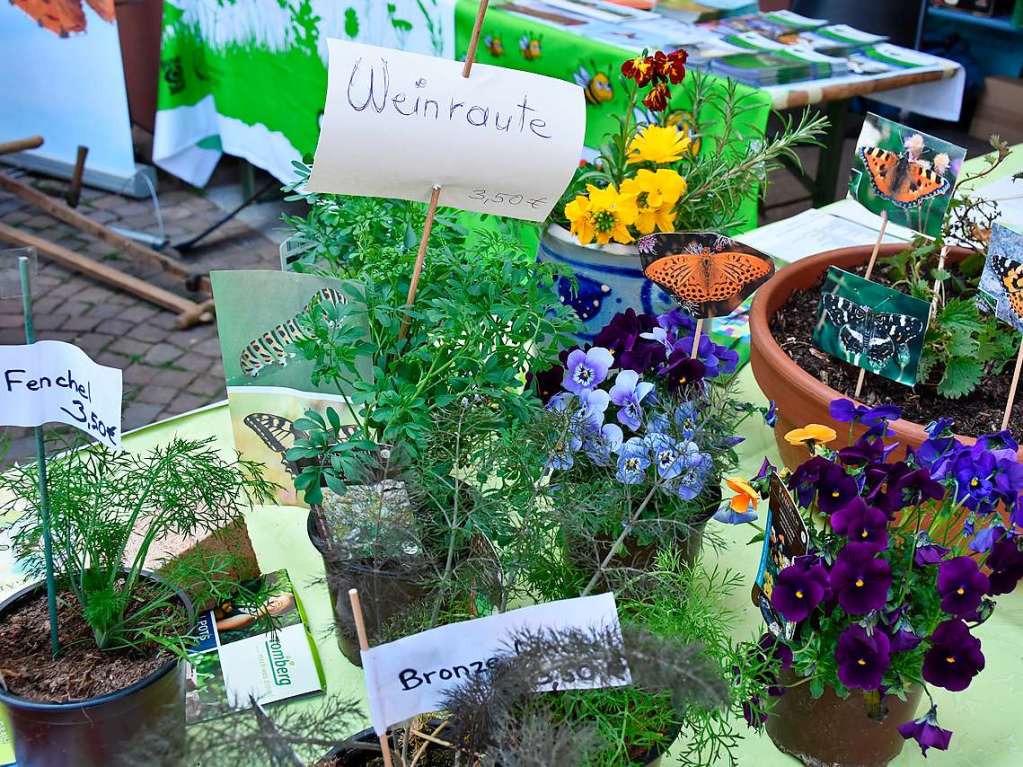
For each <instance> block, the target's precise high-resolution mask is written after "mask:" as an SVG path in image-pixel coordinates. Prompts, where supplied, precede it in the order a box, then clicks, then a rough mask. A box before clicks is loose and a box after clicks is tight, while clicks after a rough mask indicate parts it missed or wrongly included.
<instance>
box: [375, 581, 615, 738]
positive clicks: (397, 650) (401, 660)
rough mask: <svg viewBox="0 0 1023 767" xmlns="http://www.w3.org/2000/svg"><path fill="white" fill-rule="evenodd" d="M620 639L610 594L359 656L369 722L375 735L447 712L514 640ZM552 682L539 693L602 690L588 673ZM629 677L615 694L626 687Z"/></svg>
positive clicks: (451, 628) (426, 635) (410, 639)
mask: <svg viewBox="0 0 1023 767" xmlns="http://www.w3.org/2000/svg"><path fill="white" fill-rule="evenodd" d="M608 628H610V629H611V630H612V631H611V633H612V634H613V635H615V636H617V637H618V638H619V641H620V638H621V626H620V625H619V623H618V610H617V608H616V607H615V599H614V594H598V595H597V596H592V597H578V598H576V599H565V600H562V601H560V602H548V603H546V604H539V605H533V606H532V607H522V608H519V609H518V610H511V611H509V612H506V613H498V614H496V615H491V616H488V617H486V618H477V619H475V620H471V621H463V622H461V623H451V624H449V625H447V626H441V627H440V628H435V629H431V630H429V631H424V632H422V633H420V634H413V635H412V636H407V637H404V638H402V639H398V640H396V641H394V642H389V643H388V644H383V645H378V646H377V647H372V648H370V649H369V650H367V651H363V653H362V665H363V669H364V670H365V672H366V690H367V692H368V694H369V711H370V719H371V720H372V722H373V728H374V729H375V730H376V732H377V734H378V735H382V734H384V733H385V732H387V728H388V727H389V726H390V725H392V724H396V723H397V722H403V721H405V720H406V719H411V718H412V717H413V716H416V715H418V714H425V713H428V712H430V711H439V710H440V709H442V708H444V696H445V693H447V692H449V691H450V690H453V689H455V688H456V687H458V686H459V685H461V684H463V683H465V681H466V680H468V679H471V678H472V677H473V676H474V675H476V674H480V673H483V672H484V670H485V669H487V668H492V667H493V666H494V664H495V663H496V662H497V657H498V655H499V654H501V653H503V652H506V651H507V650H508V648H509V643H510V642H511V641H513V640H514V637H515V635H516V634H517V633H520V632H523V631H529V632H531V633H536V632H549V631H558V630H564V629H579V630H582V631H589V630H591V629H608ZM587 671H588V672H587V673H584V672H583V669H582V668H580V673H579V674H575V675H573V677H572V678H571V679H567V678H561V679H557V680H552V682H551V684H550V686H549V687H545V688H544V689H555V687H556V688H557V689H559V690H587V689H594V688H596V687H600V686H603V685H601V684H600V683H599V680H595V679H594V676H593V672H592V670H587ZM631 681H632V678H631V676H630V675H629V674H628V672H626V673H625V674H624V675H623V676H622V677H621V678H620V679H618V680H614V682H615V683H614V684H613V685H612V686H616V687H620V686H624V685H627V684H630V683H631Z"/></svg>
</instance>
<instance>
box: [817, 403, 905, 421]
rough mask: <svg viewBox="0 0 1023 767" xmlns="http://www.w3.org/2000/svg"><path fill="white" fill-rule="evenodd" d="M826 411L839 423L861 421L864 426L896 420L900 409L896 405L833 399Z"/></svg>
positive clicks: (900, 413)
mask: <svg viewBox="0 0 1023 767" xmlns="http://www.w3.org/2000/svg"><path fill="white" fill-rule="evenodd" d="M828 413H829V414H830V415H831V417H832V418H833V419H834V420H836V421H839V422H841V423H862V424H864V425H866V426H877V425H879V424H882V423H885V422H887V421H897V420H898V419H899V418H900V417H901V416H902V410H901V409H900V408H899V407H898V406H897V405H877V406H876V407H867V406H866V405H857V404H856V403H855V402H853V401H852V400H848V399H834V400H831V403H830V404H829V405H828Z"/></svg>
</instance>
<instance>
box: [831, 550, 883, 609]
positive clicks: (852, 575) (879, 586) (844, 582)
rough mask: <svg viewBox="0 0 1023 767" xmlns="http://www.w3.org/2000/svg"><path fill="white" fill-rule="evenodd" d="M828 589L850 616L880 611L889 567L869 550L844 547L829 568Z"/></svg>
mask: <svg viewBox="0 0 1023 767" xmlns="http://www.w3.org/2000/svg"><path fill="white" fill-rule="evenodd" d="M829 582H830V584H831V591H832V593H834V595H835V597H836V598H837V599H838V603H839V604H840V605H841V606H842V609H843V610H845V611H846V612H847V613H849V614H850V615H866V614H867V613H869V612H870V611H871V610H880V609H881V608H883V607H884V606H885V602H887V601H888V589H889V587H890V586H891V585H892V568H891V566H889V564H888V563H887V562H885V561H884V560H883V559H875V558H874V557H873V556H872V555H871V554H870V553H869V552H867V551H864V550H862V549H860V548H857V547H852V546H846V547H845V548H844V549H842V550H841V551H840V552H839V553H838V558H837V559H836V560H835V564H834V565H833V566H832V567H831V574H830V581H829Z"/></svg>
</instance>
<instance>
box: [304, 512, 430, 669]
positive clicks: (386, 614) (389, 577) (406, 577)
mask: <svg viewBox="0 0 1023 767" xmlns="http://www.w3.org/2000/svg"><path fill="white" fill-rule="evenodd" d="M306 530H307V531H308V534H309V540H310V542H311V543H312V544H313V546H314V547H315V548H316V550H317V551H318V552H320V556H322V557H323V567H324V569H325V570H326V572H327V591H328V592H329V593H330V601H331V602H332V603H333V605H334V627H335V629H336V630H337V640H338V647H339V648H340V650H341V654H342V655H344V656H345V657H346V658H347V659H348V660H349V661H351V662H352V663H354V664H355V665H356V666H359V667H360V668H361V667H362V657H361V655H360V654H359V638H358V635H357V634H356V633H355V617H354V616H353V615H352V606H351V603H350V602H349V600H348V591H349V589H358V590H359V598H360V602H361V604H362V613H363V617H364V619H365V621H366V633H367V634H368V635H369V637H370V643H373V637H374V635H376V634H377V633H378V632H379V631H380V629H381V628H382V627H383V626H384V625H385V624H386V623H387V622H388V621H389V620H391V619H392V618H394V617H395V616H397V615H400V614H401V613H402V612H404V611H406V610H408V609H409V607H410V605H412V604H414V603H416V602H418V601H420V600H422V599H424V598H425V597H426V596H427V590H426V589H425V588H424V587H423V585H422V582H423V577H424V576H425V575H426V574H427V565H426V563H424V565H423V569H421V570H416V569H414V568H413V569H410V568H409V567H408V566H407V565H406V566H404V567H403V569H402V570H401V571H400V572H399V571H390V570H386V569H382V568H377V567H373V566H372V564H370V563H364V562H353V561H351V560H347V559H341V558H339V557H337V556H335V555H333V553H332V552H331V550H330V548H329V546H328V545H327V542H326V541H325V540H324V538H323V536H322V535H321V534H320V531H319V530H318V529H317V526H316V514H315V512H314V511H310V512H309V516H308V518H307V522H306Z"/></svg>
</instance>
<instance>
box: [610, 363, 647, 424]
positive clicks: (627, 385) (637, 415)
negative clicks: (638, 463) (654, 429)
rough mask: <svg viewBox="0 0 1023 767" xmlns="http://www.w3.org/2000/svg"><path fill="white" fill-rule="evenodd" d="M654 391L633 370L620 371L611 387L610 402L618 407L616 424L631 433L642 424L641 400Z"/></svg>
mask: <svg viewBox="0 0 1023 767" xmlns="http://www.w3.org/2000/svg"><path fill="white" fill-rule="evenodd" d="M653 390H654V385H653V384H652V383H650V382H648V381H640V380H639V373H637V372H636V371H635V370H622V371H621V372H620V373H618V376H617V377H616V378H615V383H614V386H612V387H611V391H610V398H611V401H612V402H613V403H614V404H615V405H617V406H618V422H619V423H620V424H622V425H623V426H627V427H629V428H630V429H632V430H633V431H638V430H639V427H640V426H641V425H642V423H643V404H642V403H643V400H644V399H645V398H646V396H647V395H648V394H650V392H652V391H653Z"/></svg>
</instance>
